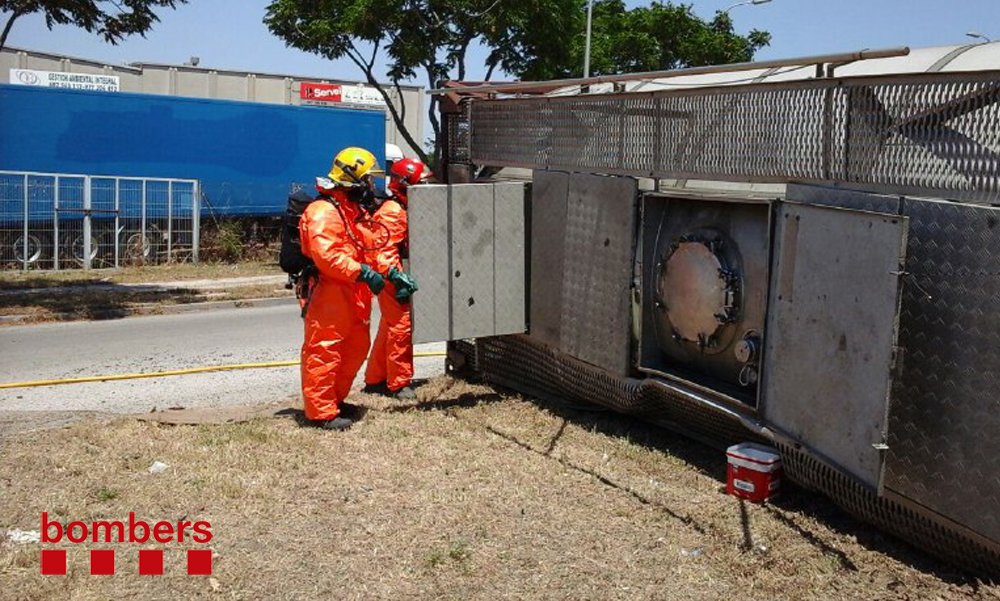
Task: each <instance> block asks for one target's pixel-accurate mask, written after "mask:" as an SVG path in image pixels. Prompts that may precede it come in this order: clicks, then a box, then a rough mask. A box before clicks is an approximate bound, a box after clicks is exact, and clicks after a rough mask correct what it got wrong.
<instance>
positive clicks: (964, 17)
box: [3, 0, 1000, 85]
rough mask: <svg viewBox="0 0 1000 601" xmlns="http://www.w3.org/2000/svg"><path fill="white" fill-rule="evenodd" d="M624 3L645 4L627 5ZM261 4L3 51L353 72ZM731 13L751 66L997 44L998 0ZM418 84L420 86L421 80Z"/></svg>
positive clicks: (51, 38)
mask: <svg viewBox="0 0 1000 601" xmlns="http://www.w3.org/2000/svg"><path fill="white" fill-rule="evenodd" d="M503 1H509V2H520V1H523V0H503ZM735 1H736V0H732V1H725V0H721V1H720V0H700V1H694V2H692V4H693V5H694V10H695V12H696V13H697V14H699V15H700V16H702V17H711V16H712V15H713V14H714V12H715V11H716V10H719V9H722V8H725V7H727V6H729V5H731V4H733V2H735ZM627 3H628V4H629V5H631V6H636V5H640V4H648V2H640V1H636V0H627ZM266 5H267V0H190V3H189V4H187V5H183V6H180V7H179V8H178V9H177V10H176V11H165V12H164V13H163V16H162V21H161V22H160V23H159V24H157V25H156V27H155V28H154V30H153V31H152V32H150V34H149V35H148V37H147V38H146V39H143V38H140V37H135V38H130V39H128V40H126V41H125V42H123V43H122V44H120V45H118V46H111V45H109V44H105V43H103V42H101V41H100V40H99V39H98V38H97V37H96V36H94V35H91V34H87V33H86V32H83V31H81V30H78V29H76V28H73V27H68V26H56V27H55V29H54V30H53V31H49V30H48V29H47V28H46V27H45V23H44V21H43V19H42V18H41V17H39V16H31V17H23V18H22V19H20V20H19V21H18V22H17V23H16V24H15V26H14V29H13V31H12V32H11V35H10V38H9V39H8V45H11V46H18V47H24V48H29V49H33V50H42V51H46V52H52V53H57V54H69V55H76V56H81V57H85V58H91V59H95V60H99V61H104V62H108V63H114V64H118V63H122V62H132V61H138V62H159V63H178V64H179V63H183V62H184V61H186V60H187V59H188V58H189V57H190V56H198V57H200V58H201V66H204V67H215V68H220V69H245V70H252V71H270V72H279V73H291V74H303V75H319V76H327V77H331V78H343V79H356V78H357V77H358V73H357V68H356V67H355V66H354V65H353V64H351V63H350V62H348V61H346V60H343V61H339V62H336V63H331V62H330V61H327V60H324V59H322V58H319V57H315V56H312V55H309V54H305V53H303V52H300V51H297V50H290V49H287V48H285V47H284V45H283V44H282V43H281V42H280V41H278V40H277V39H276V38H274V37H273V36H271V35H270V33H268V31H267V29H266V28H265V27H264V25H263V24H262V23H261V19H262V17H263V16H264V7H265V6H266ZM730 14H731V15H732V17H733V20H734V22H735V26H736V29H737V31H739V32H741V33H745V32H747V31H749V30H750V29H752V28H757V29H765V30H768V31H770V32H771V33H772V35H773V41H772V43H771V46H770V47H769V48H766V49H764V50H762V51H761V52H760V53H758V55H757V58H758V59H770V58H789V57H795V56H804V55H809V54H825V53H828V52H837V51H851V50H858V49H861V48H883V47H888V46H900V45H909V46H911V47H920V46H941V45H949V44H962V43H966V42H969V41H972V40H970V39H969V38H967V37H966V36H965V33H966V32H967V31H969V30H976V31H979V32H980V33H983V34H986V35H987V36H989V37H991V38H993V39H998V40H1000V0H773V1H772V2H771V3H770V4H763V5H760V6H741V7H738V8H735V9H733V11H732V12H731V13H730ZM5 16H6V15H5ZM3 22H4V23H5V22H6V19H4V21H3ZM478 58H479V61H478V62H479V63H480V64H479V65H476V64H475V63H476V61H475V60H470V72H469V74H468V78H469V79H475V78H478V77H482V75H483V72H484V69H482V67H481V62H482V54H481V53H479V57H478ZM998 67H1000V65H998ZM417 83H419V84H421V85H424V82H423V81H419V82H417Z"/></svg>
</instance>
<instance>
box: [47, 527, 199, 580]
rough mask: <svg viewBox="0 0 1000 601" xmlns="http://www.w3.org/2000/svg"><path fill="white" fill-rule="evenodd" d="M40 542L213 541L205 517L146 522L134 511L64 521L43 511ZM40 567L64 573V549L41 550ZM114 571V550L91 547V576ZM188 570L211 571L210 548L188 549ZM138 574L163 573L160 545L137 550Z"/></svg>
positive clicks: (196, 572) (192, 572) (194, 573)
mask: <svg viewBox="0 0 1000 601" xmlns="http://www.w3.org/2000/svg"><path fill="white" fill-rule="evenodd" d="M41 526H42V527H41V542H42V544H43V545H44V544H56V543H60V542H68V543H71V544H76V545H78V544H83V543H88V542H89V543H98V544H100V543H105V544H109V543H137V544H140V545H143V544H148V543H151V542H155V543H159V544H162V545H167V544H171V543H179V544H185V543H187V544H191V545H207V544H208V543H210V542H212V524H211V523H210V522H207V521H204V520H202V521H196V522H193V521H188V520H178V521H176V522H168V521H159V522H155V523H149V522H146V521H145V520H137V519H136V517H135V513H134V512H130V513H129V514H128V521H127V522H122V521H112V520H95V521H93V522H91V523H86V522H81V521H74V522H68V523H67V524H65V525H63V524H62V523H61V522H59V521H56V520H51V519H49V514H48V513H47V512H42V524H41ZM41 571H42V574H43V575H45V576H65V575H66V550H65V549H46V548H42V551H41ZM114 573H115V550H114V549H92V550H91V551H90V574H91V576H113V575H114ZM187 573H188V575H189V576H211V575H212V550H211V549H203V548H194V549H187ZM139 574H140V575H141V576H162V575H163V549H140V550H139Z"/></svg>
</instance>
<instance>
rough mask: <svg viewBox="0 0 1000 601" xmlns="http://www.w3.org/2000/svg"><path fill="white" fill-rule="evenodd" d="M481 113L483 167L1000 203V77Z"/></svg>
mask: <svg viewBox="0 0 1000 601" xmlns="http://www.w3.org/2000/svg"><path fill="white" fill-rule="evenodd" d="M471 104H472V109H471V110H472V113H471V126H470V127H471V130H470V131H471V141H470V149H469V155H470V157H471V160H472V162H473V163H475V164H478V165H497V166H512V167H525V168H533V169H561V170H566V171H578V172H595V173H612V174H621V175H635V176H642V177H664V178H674V177H677V178H697V179H722V180H745V181H756V182H785V181H789V180H799V181H808V182H823V181H842V182H850V183H854V184H865V185H871V186H876V187H883V188H891V189H892V190H894V191H896V190H898V191H901V192H911V193H915V194H923V193H926V192H928V191H936V192H939V193H941V194H942V195H944V196H946V197H948V198H954V199H965V200H970V201H976V202H998V201H1000V150H998V149H1000V71H987V72H979V73H926V74H917V75H907V76H894V77H876V78H848V79H818V80H808V81H796V82H785V83H766V84H753V85H745V86H727V87H724V88H700V89H689V90H677V91H661V92H653V93H628V94H609V95H598V94H595V95H583V96H562V97H543V98H517V99H504V100H475V101H472V103H471ZM456 152H457V151H456ZM462 156H463V157H464V156H465V155H464V154H463V155H462Z"/></svg>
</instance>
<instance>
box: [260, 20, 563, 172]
mask: <svg viewBox="0 0 1000 601" xmlns="http://www.w3.org/2000/svg"><path fill="white" fill-rule="evenodd" d="M582 1H583V0H545V1H544V2H537V3H536V2H515V1H513V0H506V1H504V0H379V1H376V0H272V1H271V3H270V4H269V5H268V7H267V14H266V15H265V17H264V23H265V24H266V25H267V27H268V28H269V29H270V30H271V32H272V33H273V34H275V35H276V36H278V37H280V38H281V39H283V40H284V41H285V43H286V44H287V45H288V46H291V47H293V48H298V49H300V50H305V51H307V52H312V53H314V54H318V55H320V56H323V57H326V58H328V59H331V60H339V59H342V58H347V59H348V60H350V61H351V62H353V63H354V64H355V65H356V66H357V67H358V68H359V69H360V70H361V72H362V74H363V75H364V79H365V81H366V82H367V83H368V84H370V85H371V86H373V87H374V88H376V89H377V90H378V91H379V92H380V93H381V94H382V97H383V99H384V100H385V102H386V105H387V106H388V110H389V113H390V115H391V116H392V119H393V121H394V122H395V123H396V126H397V128H398V130H399V132H400V133H401V134H402V135H403V138H404V139H405V140H406V141H407V143H408V144H409V145H410V146H411V147H412V148H413V149H415V150H416V152H417V153H418V154H419V155H420V158H421V159H423V160H424V161H425V162H428V163H431V164H435V163H436V158H437V156H438V155H439V153H440V148H441V146H440V144H441V124H440V121H439V120H438V110H437V103H438V98H437V97H431V99H430V101H429V102H428V109H427V110H428V112H427V114H428V118H429V119H430V122H431V127H432V128H433V130H434V137H433V139H434V150H433V152H432V153H431V154H428V153H426V152H424V151H423V150H422V148H421V145H420V143H419V141H418V140H417V139H416V137H415V136H414V135H413V134H412V132H410V131H409V129H408V128H407V127H406V124H405V118H406V111H407V107H406V105H405V104H402V94H401V93H400V90H399V85H400V82H401V81H406V80H412V79H415V78H418V77H419V78H421V79H424V80H425V81H426V85H427V86H429V87H437V85H438V84H439V83H440V82H442V81H443V80H446V79H448V78H450V77H455V78H456V79H459V80H463V79H465V77H466V66H467V63H466V61H467V54H468V50H469V47H470V45H471V44H472V43H473V42H474V41H476V40H479V41H480V42H482V43H485V44H487V45H490V44H491V43H492V42H493V41H494V40H502V39H503V37H504V35H503V32H506V31H509V30H515V31H516V30H520V29H523V28H524V27H525V26H531V25H530V24H531V23H533V22H534V20H535V17H536V16H537V15H538V14H539V13H545V12H552V13H553V15H574V13H575V12H578V9H579V8H580V7H581V6H582V4H581V2H582ZM574 19H575V15H574V16H563V17H558V16H555V17H553V16H552V15H545V19H543V20H544V22H545V23H551V22H552V21H555V22H556V23H559V22H563V23H566V22H569V21H572V20H574ZM563 30H565V29H564V28H562V27H556V28H554V29H550V30H549V31H550V32H551V31H563ZM383 52H384V54H385V62H386V64H387V67H388V68H387V71H386V73H385V74H384V75H383V74H382V73H378V72H376V70H377V67H376V64H377V62H378V59H379V56H380V53H383ZM496 62H498V61H494V65H493V66H495V65H496ZM492 72H493V69H492V68H491V69H490V74H491V75H492ZM383 78H387V79H388V80H389V82H390V85H391V86H392V87H394V88H395V89H396V96H397V98H400V106H399V107H397V106H396V105H395V104H394V103H393V102H392V101H391V99H390V96H389V88H388V87H387V86H384V85H382V84H381V83H380V82H381V80H382V79H383Z"/></svg>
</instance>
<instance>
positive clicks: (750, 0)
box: [719, 0, 771, 14]
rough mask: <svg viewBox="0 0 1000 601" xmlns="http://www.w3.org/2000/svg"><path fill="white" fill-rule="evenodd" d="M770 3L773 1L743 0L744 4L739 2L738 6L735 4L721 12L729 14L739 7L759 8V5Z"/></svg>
mask: <svg viewBox="0 0 1000 601" xmlns="http://www.w3.org/2000/svg"><path fill="white" fill-rule="evenodd" d="M770 1H771V0H743V2H737V3H736V4H733V5H732V6H730V7H729V8H727V9H726V10H721V11H719V12H721V13H725V14H728V13H729V11H731V10H733V9H734V8H736V7H737V6H746V5H748V4H749V5H751V6H757V5H758V4H767V3H768V2H770Z"/></svg>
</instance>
